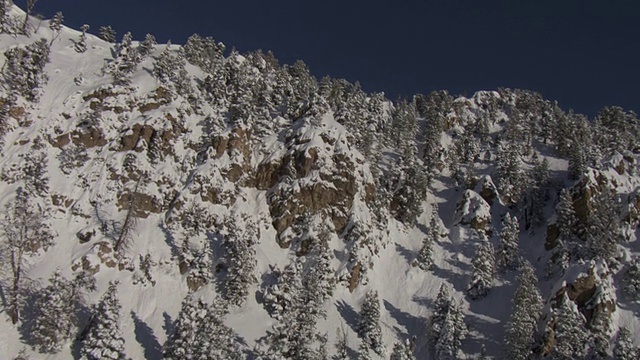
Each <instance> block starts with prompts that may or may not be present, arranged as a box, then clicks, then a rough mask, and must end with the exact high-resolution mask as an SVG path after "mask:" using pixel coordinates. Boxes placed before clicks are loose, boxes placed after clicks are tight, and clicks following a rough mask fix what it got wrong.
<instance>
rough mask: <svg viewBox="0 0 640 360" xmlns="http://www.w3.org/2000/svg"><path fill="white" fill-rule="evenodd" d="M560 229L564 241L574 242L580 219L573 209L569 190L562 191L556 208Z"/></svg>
mask: <svg viewBox="0 0 640 360" xmlns="http://www.w3.org/2000/svg"><path fill="white" fill-rule="evenodd" d="M556 214H557V215H558V222H557V223H558V228H559V230H560V236H561V237H562V239H563V240H564V241H572V240H573V239H574V238H575V236H576V229H577V226H578V217H577V216H576V212H575V209H574V207H573V198H572V196H571V192H570V191H569V189H562V192H561V193H560V200H559V202H558V206H557V207H556Z"/></svg>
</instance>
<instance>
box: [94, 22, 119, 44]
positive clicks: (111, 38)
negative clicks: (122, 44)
mask: <svg viewBox="0 0 640 360" xmlns="http://www.w3.org/2000/svg"><path fill="white" fill-rule="evenodd" d="M98 36H99V37H100V39H102V40H104V41H106V42H109V43H115V42H116V31H115V30H113V28H112V27H111V25H107V26H100V29H99V30H98Z"/></svg>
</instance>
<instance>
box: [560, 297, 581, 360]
mask: <svg viewBox="0 0 640 360" xmlns="http://www.w3.org/2000/svg"><path fill="white" fill-rule="evenodd" d="M555 313H556V323H555V333H554V334H555V335H554V336H555V341H556V343H555V346H554V347H553V350H552V352H551V357H552V358H553V359H558V360H565V359H566V360H569V359H581V358H583V357H584V356H585V355H586V352H587V344H588V341H589V332H588V331H587V329H586V327H585V320H584V317H583V316H582V314H580V312H578V308H577V307H576V304H574V303H573V301H571V300H569V297H568V296H567V294H566V293H564V294H563V295H562V297H561V299H560V304H559V305H558V308H557V309H556V310H555Z"/></svg>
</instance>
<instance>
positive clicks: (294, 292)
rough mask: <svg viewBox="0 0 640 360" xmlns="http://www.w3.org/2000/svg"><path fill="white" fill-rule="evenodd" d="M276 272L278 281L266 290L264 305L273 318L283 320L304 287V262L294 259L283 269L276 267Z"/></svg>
mask: <svg viewBox="0 0 640 360" xmlns="http://www.w3.org/2000/svg"><path fill="white" fill-rule="evenodd" d="M274 274H275V275H276V283H275V284H273V285H271V286H269V287H267V288H266V289H265V290H264V306H265V308H266V309H267V312H268V313H269V315H270V316H271V317H272V318H274V319H278V320H281V319H282V316H283V314H284V313H285V312H286V311H288V310H289V309H290V308H291V306H292V303H293V302H294V301H295V299H296V298H297V297H298V291H299V289H300V288H301V287H302V285H301V284H302V263H301V262H299V261H294V262H292V263H290V264H288V265H287V266H285V268H284V269H283V270H279V269H276V270H275V271H274Z"/></svg>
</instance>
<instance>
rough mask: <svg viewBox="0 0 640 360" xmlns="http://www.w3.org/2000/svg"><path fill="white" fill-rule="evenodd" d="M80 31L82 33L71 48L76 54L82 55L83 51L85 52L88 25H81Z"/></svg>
mask: <svg viewBox="0 0 640 360" xmlns="http://www.w3.org/2000/svg"><path fill="white" fill-rule="evenodd" d="M80 31H82V33H81V34H80V38H79V39H78V41H77V42H76V43H75V44H74V46H73V48H74V49H75V51H76V52H78V53H81V54H82V53H84V52H85V51H87V31H89V25H87V24H84V25H82V26H81V27H80Z"/></svg>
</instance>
